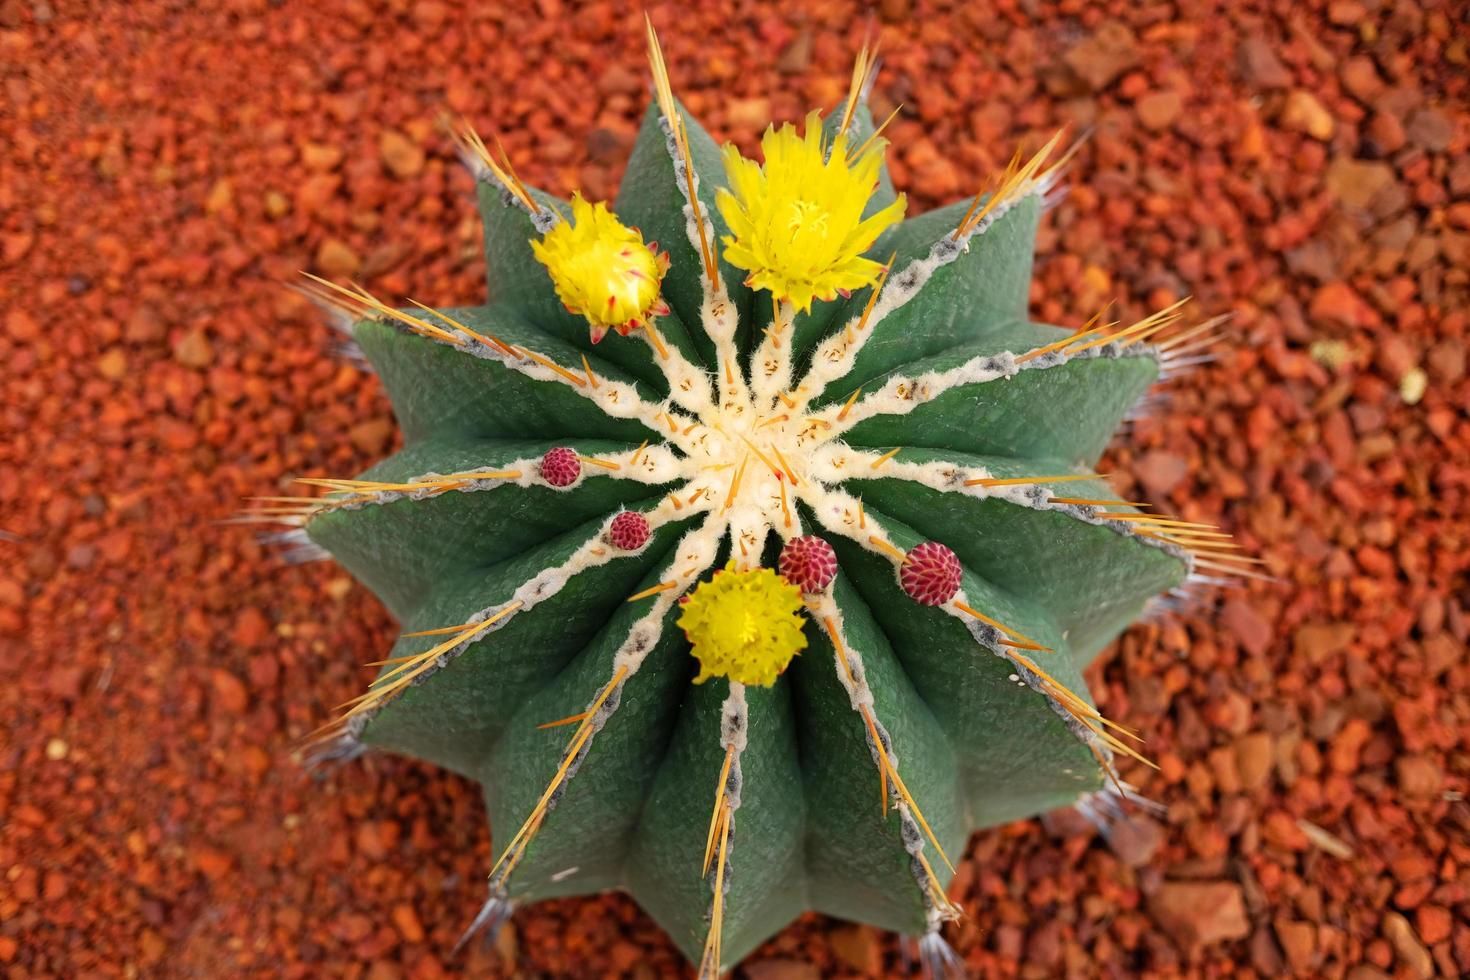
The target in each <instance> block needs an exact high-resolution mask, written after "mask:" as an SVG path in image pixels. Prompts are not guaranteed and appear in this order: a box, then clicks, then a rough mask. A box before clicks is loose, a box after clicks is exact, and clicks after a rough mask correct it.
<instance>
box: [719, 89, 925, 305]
mask: <svg viewBox="0 0 1470 980" xmlns="http://www.w3.org/2000/svg"><path fill="white" fill-rule="evenodd" d="M821 123H822V117H821V115H820V114H819V113H816V112H813V113H811V114H810V115H808V116H807V117H806V133H805V135H804V136H798V135H797V134H796V128H795V127H794V126H792V125H791V124H790V123H787V124H785V125H784V126H782V127H781V128H780V130H776V129H774V128H770V127H768V128H767V129H766V134H765V136H764V137H762V139H761V154H762V156H763V157H764V160H765V163H764V165H758V164H756V163H755V161H753V160H747V159H745V158H744V157H742V156H741V155H740V151H739V150H737V149H736V148H735V147H734V146H732V145H730V144H726V146H725V149H724V158H725V176H726V179H727V180H729V182H730V186H729V189H726V188H720V189H719V190H718V191H717V192H716V195H715V203H716V204H717V205H718V206H719V209H720V214H721V215H723V216H724V218H725V223H726V224H728V225H729V226H730V231H731V232H732V233H733V234H731V235H726V236H725V237H724V242H725V254H724V257H725V260H726V261H727V262H729V263H730V264H731V265H733V266H735V267H736V268H738V269H744V270H746V271H747V272H749V273H750V276H749V278H748V279H747V280H746V281H747V283H748V284H749V285H751V286H754V287H756V288H757V289H767V290H770V292H771V294H772V295H774V296H775V297H776V298H777V299H783V300H789V301H790V302H791V303H792V304H794V305H795V306H796V307H797V308H798V309H800V310H802V311H803V312H805V311H809V310H810V309H811V305H812V300H813V299H823V300H830V299H833V298H835V297H836V295H837V294H838V293H844V294H845V293H848V292H850V291H852V290H854V289H860V288H862V287H863V286H870V285H872V284H873V283H874V282H875V281H876V280H877V278H878V273H879V272H880V271H881V270H882V268H883V266H882V264H881V263H878V262H874V261H873V260H872V259H867V258H864V257H863V252H865V251H867V250H868V249H869V248H871V247H872V245H873V242H874V241H876V240H877V238H878V236H879V235H880V234H882V233H883V230H884V229H886V228H887V227H888V226H890V225H892V224H895V223H897V222H898V221H901V220H902V219H903V213H904V207H905V201H904V198H903V196H902V195H900V196H899V198H898V200H896V201H894V202H893V203H892V204H890V205H888V206H887V207H885V208H883V209H882V210H880V211H878V212H877V213H876V214H874V215H872V216H871V217H869V218H867V219H864V218H863V209H864V208H865V207H867V205H868V200H869V198H871V197H872V196H873V191H874V190H875V189H876V188H877V186H878V171H879V170H880V169H881V168H882V166H883V152H884V149H885V148H886V146H887V142H886V141H885V140H882V139H874V140H871V141H870V143H869V145H868V146H867V147H866V148H864V149H863V151H862V153H861V154H860V155H859V156H858V157H857V158H856V159H854V160H849V159H848V156H847V154H848V149H847V136H846V134H844V135H841V136H838V137H837V138H836V139H835V140H834V141H833V143H832V146H831V148H830V149H831V152H830V153H828V152H826V151H827V148H826V147H824V146H823V145H822V125H821Z"/></svg>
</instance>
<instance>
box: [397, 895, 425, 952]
mask: <svg viewBox="0 0 1470 980" xmlns="http://www.w3.org/2000/svg"><path fill="white" fill-rule="evenodd" d="M390 915H391V916H392V917H393V926H394V927H395V928H396V929H397V930H398V934H399V935H400V936H402V937H403V941H404V942H406V943H421V942H423V941H424V927H423V924H422V923H420V922H419V916H418V913H417V912H415V911H414V908H413V906H412V905H409V904H408V903H407V902H400V903H398V904H397V905H395V906H393V911H392V912H391V913H390Z"/></svg>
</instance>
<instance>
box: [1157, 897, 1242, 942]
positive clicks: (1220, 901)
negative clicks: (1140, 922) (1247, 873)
mask: <svg viewBox="0 0 1470 980" xmlns="http://www.w3.org/2000/svg"><path fill="white" fill-rule="evenodd" d="M1149 911H1151V912H1152V913H1153V916H1154V919H1156V920H1157V921H1158V923H1159V925H1160V926H1161V927H1162V928H1163V929H1164V931H1165V932H1167V933H1168V934H1169V935H1170V936H1171V937H1173V939H1174V941H1175V942H1176V943H1178V944H1179V945H1180V946H1182V947H1184V948H1185V949H1186V950H1188V949H1193V948H1195V947H1197V946H1202V945H1207V944H1209V943H1216V942H1221V941H1223V940H1228V939H1244V938H1245V937H1246V936H1248V935H1250V931H1251V928H1250V922H1249V920H1247V919H1246V915H1245V901H1244V898H1243V897H1242V895H1241V891H1240V886H1239V885H1236V884H1234V883H1232V882H1228V881H1166V882H1164V884H1162V885H1160V886H1159V890H1158V891H1156V892H1155V893H1154V895H1153V898H1152V899H1151V900H1150V901H1149Z"/></svg>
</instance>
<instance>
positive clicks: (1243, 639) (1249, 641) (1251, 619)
mask: <svg viewBox="0 0 1470 980" xmlns="http://www.w3.org/2000/svg"><path fill="white" fill-rule="evenodd" d="M1220 624H1221V625H1222V626H1224V627H1225V628H1226V629H1227V630H1229V631H1230V632H1232V633H1234V634H1235V636H1236V638H1237V639H1238V640H1240V645H1241V646H1243V647H1245V649H1246V651H1247V652H1249V653H1250V654H1251V655H1252V656H1256V657H1259V656H1261V655H1262V654H1264V653H1265V652H1266V651H1267V650H1268V649H1270V647H1271V640H1272V636H1273V633H1272V629H1271V624H1270V623H1268V622H1267V621H1266V619H1265V618H1264V617H1263V616H1262V615H1261V614H1260V613H1259V612H1257V611H1256V608H1255V607H1254V606H1252V605H1251V604H1250V603H1249V602H1247V601H1245V600H1244V599H1242V598H1239V597H1235V598H1232V599H1230V600H1229V601H1228V602H1226V603H1225V608H1224V609H1223V610H1222V611H1221V613H1220Z"/></svg>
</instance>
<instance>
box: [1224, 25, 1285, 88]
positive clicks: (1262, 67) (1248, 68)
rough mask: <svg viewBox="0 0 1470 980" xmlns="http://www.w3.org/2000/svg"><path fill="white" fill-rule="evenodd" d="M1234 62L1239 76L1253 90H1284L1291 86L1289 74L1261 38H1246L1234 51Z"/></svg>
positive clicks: (1274, 52)
mask: <svg viewBox="0 0 1470 980" xmlns="http://www.w3.org/2000/svg"><path fill="white" fill-rule="evenodd" d="M1236 60H1237V61H1238V62H1239V64H1240V76H1241V78H1242V79H1244V81H1245V83H1246V84H1247V85H1250V86H1253V87H1255V88H1286V87H1287V86H1288V85H1290V84H1291V72H1290V71H1288V70H1287V67H1286V66H1285V65H1283V64H1282V63H1281V59H1280V58H1278V57H1277V56H1276V51H1275V49H1273V48H1272V47H1271V43H1270V42H1269V41H1267V40H1266V39H1265V38H1263V37H1259V36H1258V37H1248V38H1246V39H1245V40H1244V41H1241V42H1240V47H1239V48H1238V49H1236Z"/></svg>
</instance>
